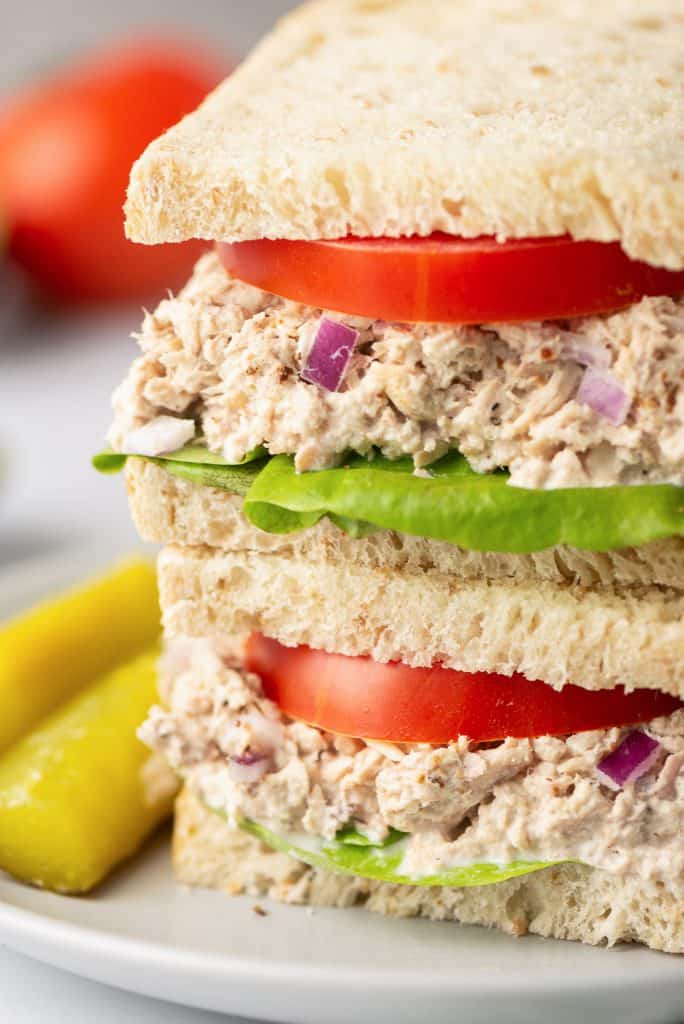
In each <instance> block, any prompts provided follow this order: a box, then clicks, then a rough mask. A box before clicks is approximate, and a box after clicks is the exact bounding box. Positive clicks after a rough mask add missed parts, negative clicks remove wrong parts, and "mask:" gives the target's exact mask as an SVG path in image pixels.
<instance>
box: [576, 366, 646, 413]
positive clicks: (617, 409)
mask: <svg viewBox="0 0 684 1024" xmlns="http://www.w3.org/2000/svg"><path fill="white" fill-rule="evenodd" d="M577 401H578V402H584V404H585V405H588V406H589V408H590V409H593V410H594V412H595V413H598V415H599V416H604V417H605V419H607V420H610V422H611V423H612V424H613V425H614V426H616V427H619V426H620V425H621V424H622V423H624V422H625V418H626V416H627V413H628V412H629V407H630V406H631V404H632V400H631V398H630V397H629V395H628V394H627V392H626V391H625V390H624V388H623V387H622V385H621V384H620V383H619V381H617V380H616V379H615V377H614V376H613V374H612V373H608V372H607V371H606V370H595V369H594V368H593V367H591V366H589V367H587V369H586V370H585V371H584V376H583V377H582V382H581V384H580V386H579V390H578V392H577Z"/></svg>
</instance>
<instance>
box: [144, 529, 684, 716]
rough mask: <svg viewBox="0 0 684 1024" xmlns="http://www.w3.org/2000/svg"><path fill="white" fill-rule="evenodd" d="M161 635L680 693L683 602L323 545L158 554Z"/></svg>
mask: <svg viewBox="0 0 684 1024" xmlns="http://www.w3.org/2000/svg"><path fill="white" fill-rule="evenodd" d="M159 586H160V597H161V605H162V616H163V623H164V628H165V633H166V636H167V637H168V638H172V637H176V636H195V637H203V636H212V635H217V634H219V635H223V636H226V637H234V636H240V635H242V634H245V633H248V632H251V631H253V630H257V631H259V632H263V633H266V634H267V635H269V636H272V637H275V638H276V639H277V640H280V641H281V642H282V643H285V644H288V645H290V646H292V645H296V644H308V645H309V646H311V647H315V648H318V649H321V650H325V651H336V652H339V653H341V654H348V655H370V656H371V657H373V658H375V659H376V660H377V661H381V662H388V661H403V662H405V663H406V664H408V665H432V664H434V663H435V662H441V663H442V664H444V665H446V666H449V667H452V668H456V669H462V670H464V671H468V672H477V671H487V672H501V673H503V674H505V675H510V674H512V673H514V672H522V673H523V674H524V675H525V676H527V677H528V678H529V679H542V680H544V681H545V682H546V683H548V684H550V685H551V686H555V687H560V686H563V685H564V684H566V683H575V684H577V685H580V686H584V687H586V688H587V689H589V690H600V689H609V688H612V687H614V686H617V685H623V686H625V687H626V688H627V689H628V690H631V689H635V688H650V689H658V690H662V691H664V692H667V693H672V694H676V695H679V696H684V671H683V670H682V665H684V596H682V595H681V594H676V593H674V592H672V591H666V590H660V589H659V588H657V587H651V588H643V589H642V590H641V591H635V590H626V591H624V592H621V591H617V590H616V591H592V590H587V589H586V588H584V587H577V586H572V585H568V584H565V585H562V586H559V585H557V584H553V583H547V582H515V583H514V582H510V581H508V580H499V581H493V582H492V581H489V580H483V579H464V578H461V577H456V576H454V575H447V574H445V573H442V572H440V571H439V570H438V569H427V570H424V569H413V570H408V569H407V568H403V569H402V570H401V571H397V570H393V569H387V568H384V567H378V566H373V565H360V564H353V563H349V562H346V561H345V560H339V559H337V558H336V557H335V555H334V553H330V552H326V551H325V550H324V549H321V550H320V551H317V552H315V553H312V552H309V553H307V554H306V555H305V554H303V553H301V552H300V553H298V554H297V556H296V557H292V556H291V555H289V554H287V553H283V552H269V553H265V554H264V553H262V552H256V551H232V552H231V551H215V550H212V549H210V548H201V547H195V548H182V547H176V546H173V545H171V546H169V547H167V548H165V549H164V550H163V552H162V554H161V555H160V558H159Z"/></svg>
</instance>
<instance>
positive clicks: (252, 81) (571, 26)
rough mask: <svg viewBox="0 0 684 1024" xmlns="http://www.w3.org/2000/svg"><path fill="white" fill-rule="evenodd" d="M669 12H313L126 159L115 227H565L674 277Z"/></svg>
mask: <svg viewBox="0 0 684 1024" xmlns="http://www.w3.org/2000/svg"><path fill="white" fill-rule="evenodd" d="M683 36H684V4H683V3H682V0H600V2H599V3H596V2H595V0H572V2H568V0H318V2H315V3H310V4H306V5H305V6H303V7H301V8H299V9H298V10H296V11H295V12H294V13H293V14H291V15H290V16H289V17H287V18H285V19H284V20H283V21H282V22H281V23H280V24H279V25H278V27H277V28H276V29H275V31H274V32H273V33H272V34H271V35H270V36H268V37H267V38H266V39H265V40H264V41H263V42H262V43H261V45H260V46H259V47H258V48H257V49H256V51H255V52H254V53H253V55H252V56H251V57H250V58H249V59H248V60H247V61H246V62H245V63H244V64H243V65H242V67H241V68H240V69H239V70H238V71H237V72H236V73H235V74H234V75H232V76H231V77H230V78H229V79H227V81H225V82H224V83H223V84H222V85H221V86H220V87H219V88H218V89H217V90H216V91H215V92H214V93H213V94H212V95H211V96H210V97H209V98H208V99H207V100H206V101H205V103H204V104H203V105H202V106H201V107H200V108H199V110H197V111H196V112H195V113H193V114H191V115H190V116H189V117H187V118H185V119H184V120H183V121H181V123H180V124H178V125H177V126H176V127H174V128H172V129H171V130H170V131H169V132H167V133H166V135H164V136H162V137H161V138H160V139H158V140H157V141H156V142H154V143H153V144H152V145H151V146H150V147H149V148H148V149H147V150H146V152H145V153H144V154H143V156H142V157H141V158H140V159H139V160H138V162H137V163H136V164H135V166H134V168H133V171H132V176H131V183H130V188H129V193H128V201H127V204H126V214H127V232H128V235H129V237H130V238H132V239H133V240H134V241H137V242H144V243H148V244H152V243H156V242H166V241H181V240H183V239H186V238H191V237H199V238H205V239H213V240H223V241H240V240H245V239H254V238H291V239H315V238H336V237H341V236H344V235H347V234H352V235H356V236H381V235H388V236H401V235H414V234H417V235H426V234H429V233H431V232H433V231H437V230H441V231H446V232H449V233H450V234H455V235H463V236H468V237H470V236H477V235H482V234H485V235H495V236H496V237H498V238H499V239H500V240H503V239H506V238H514V237H523V236H548V235H558V234H563V233H564V232H569V233H570V234H571V235H572V236H573V237H575V238H578V239H579V238H584V239H586V238H589V239H596V240H599V241H608V240H619V241H621V243H622V245H623V248H624V249H625V250H626V252H627V253H628V254H629V255H630V256H632V257H633V258H637V259H641V260H645V261H647V262H649V263H652V264H656V265H662V266H665V267H669V268H673V269H677V268H681V267H684V175H683V174H682V167H683V165H684V135H683V134H682V131H681V126H682V123H684V92H683V90H682V79H683V78H684V76H683V75H682V69H683V64H682V60H683V56H682V53H683V48H682V37H683Z"/></svg>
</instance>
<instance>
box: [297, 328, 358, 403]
mask: <svg viewBox="0 0 684 1024" xmlns="http://www.w3.org/2000/svg"><path fill="white" fill-rule="evenodd" d="M358 338H359V332H358V331H355V330H354V328H353V327H348V326H347V325H346V324H340V323H338V322H337V321H336V320H330V319H329V318H328V317H325V316H324V317H322V318H321V321H320V323H319V325H318V330H317V331H316V336H315V338H314V340H313V344H312V346H311V349H310V351H309V355H308V357H307V360H306V363H305V364H304V368H303V369H302V372H301V377H302V380H305V381H308V383H309V384H318V386H319V387H321V388H325V390H326V391H339V389H340V386H341V384H342V381H343V380H344V375H345V374H346V372H347V367H348V366H349V360H350V359H351V356H352V352H353V351H354V347H355V345H356V342H357V341H358Z"/></svg>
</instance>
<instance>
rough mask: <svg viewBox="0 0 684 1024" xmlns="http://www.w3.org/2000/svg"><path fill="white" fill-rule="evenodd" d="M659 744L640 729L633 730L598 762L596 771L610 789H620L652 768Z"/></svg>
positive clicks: (656, 758)
mask: <svg viewBox="0 0 684 1024" xmlns="http://www.w3.org/2000/svg"><path fill="white" fill-rule="evenodd" d="M660 749H661V747H660V744H659V743H658V741H657V740H654V739H653V737H652V736H648V735H647V734H646V733H645V732H641V730H640V729H634V730H633V731H632V732H630V733H629V734H628V735H627V736H626V737H625V738H624V740H623V741H622V743H621V744H620V745H619V746H618V747H616V748H615V750H614V751H613V752H612V753H611V754H608V756H607V757H604V758H603V760H602V761H600V762H599V764H598V766H597V768H596V771H597V772H598V774H599V775H600V776H601V781H602V782H604V783H605V785H606V786H609V787H610V788H611V789H622V787H623V786H626V785H627V783H628V782H634V780H635V779H638V778H639V776H640V775H643V774H644V773H645V772H647V771H648V770H649V769H650V768H652V767H653V765H654V764H655V762H656V761H657V760H658V755H659V753H660Z"/></svg>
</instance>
